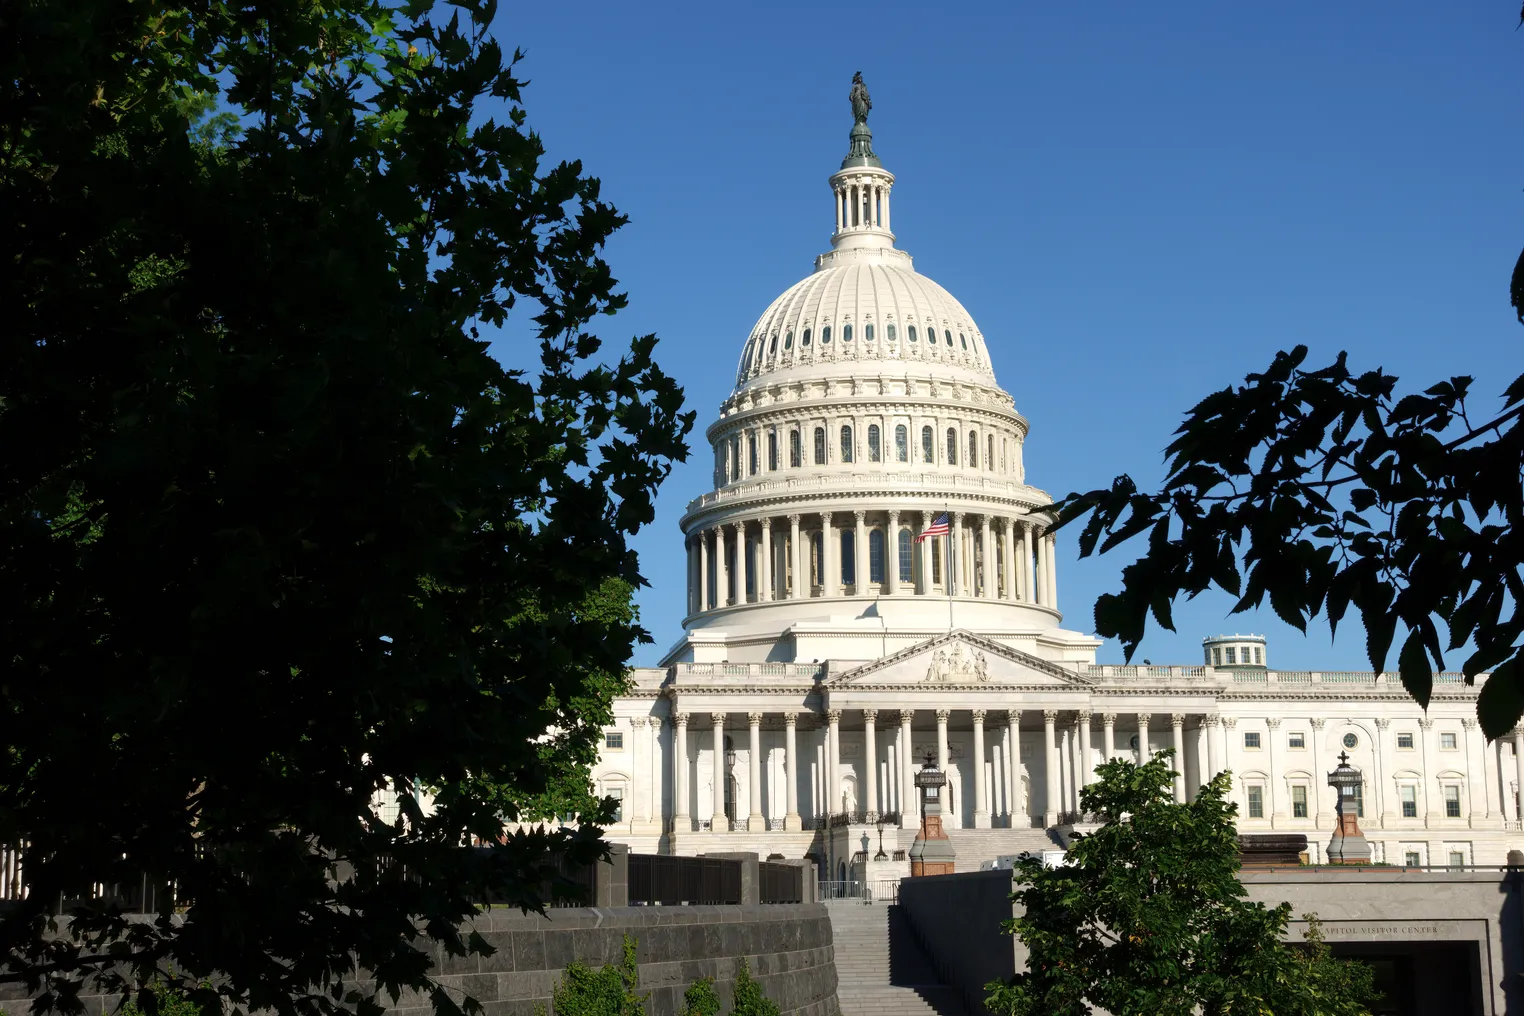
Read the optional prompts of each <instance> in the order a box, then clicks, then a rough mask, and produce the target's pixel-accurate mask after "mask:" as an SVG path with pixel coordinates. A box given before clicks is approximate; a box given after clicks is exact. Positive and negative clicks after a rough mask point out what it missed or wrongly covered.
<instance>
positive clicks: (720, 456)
mask: <svg viewBox="0 0 1524 1016" xmlns="http://www.w3.org/2000/svg"><path fill="white" fill-rule="evenodd" d="M724 482H725V445H724V443H723V442H722V443H720V444H716V445H715V446H714V483H715V486H717V487H718V486H720V485H721V484H723V483H724Z"/></svg>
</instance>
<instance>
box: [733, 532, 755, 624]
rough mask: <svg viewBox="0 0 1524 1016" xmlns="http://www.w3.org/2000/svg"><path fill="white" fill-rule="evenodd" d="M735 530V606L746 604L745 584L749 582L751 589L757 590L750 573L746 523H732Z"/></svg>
mask: <svg viewBox="0 0 1524 1016" xmlns="http://www.w3.org/2000/svg"><path fill="white" fill-rule="evenodd" d="M733 525H734V526H735V528H736V604H737V605H738V606H739V605H740V604H743V603H746V602H748V601H747V599H746V583H747V582H748V580H749V581H750V582H751V587H752V588H753V589H755V588H757V578H756V575H755V574H754V573H753V571H752V564H751V549H750V548H749V547H747V546H746V523H744V522H736V523H733Z"/></svg>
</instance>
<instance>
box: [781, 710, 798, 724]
mask: <svg viewBox="0 0 1524 1016" xmlns="http://www.w3.org/2000/svg"><path fill="white" fill-rule="evenodd" d="M783 725H784V726H785V727H797V726H798V725H799V713H798V712H796V711H795V710H793V709H790V710H789V711H788V712H786V713H784V714H783Z"/></svg>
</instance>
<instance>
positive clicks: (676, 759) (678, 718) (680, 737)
mask: <svg viewBox="0 0 1524 1016" xmlns="http://www.w3.org/2000/svg"><path fill="white" fill-rule="evenodd" d="M672 722H673V724H674V726H673V733H672V739H673V746H672V831H673V832H674V833H686V832H690V831H691V830H692V828H693V823H692V821H691V820H690V819H689V817H688V714H687V713H674V714H673V715H672Z"/></svg>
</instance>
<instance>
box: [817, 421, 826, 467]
mask: <svg viewBox="0 0 1524 1016" xmlns="http://www.w3.org/2000/svg"><path fill="white" fill-rule="evenodd" d="M825 452H826V449H825V428H824V427H816V428H815V465H817V466H823V465H825Z"/></svg>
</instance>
